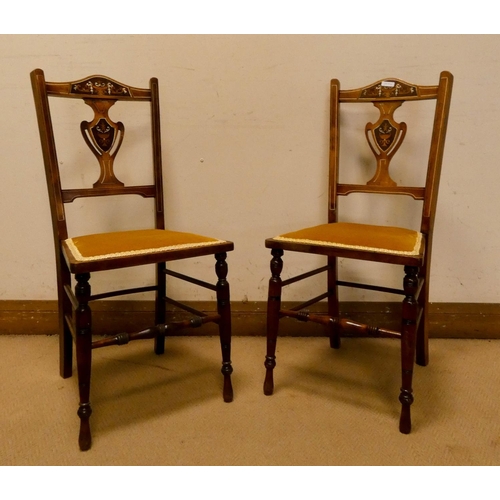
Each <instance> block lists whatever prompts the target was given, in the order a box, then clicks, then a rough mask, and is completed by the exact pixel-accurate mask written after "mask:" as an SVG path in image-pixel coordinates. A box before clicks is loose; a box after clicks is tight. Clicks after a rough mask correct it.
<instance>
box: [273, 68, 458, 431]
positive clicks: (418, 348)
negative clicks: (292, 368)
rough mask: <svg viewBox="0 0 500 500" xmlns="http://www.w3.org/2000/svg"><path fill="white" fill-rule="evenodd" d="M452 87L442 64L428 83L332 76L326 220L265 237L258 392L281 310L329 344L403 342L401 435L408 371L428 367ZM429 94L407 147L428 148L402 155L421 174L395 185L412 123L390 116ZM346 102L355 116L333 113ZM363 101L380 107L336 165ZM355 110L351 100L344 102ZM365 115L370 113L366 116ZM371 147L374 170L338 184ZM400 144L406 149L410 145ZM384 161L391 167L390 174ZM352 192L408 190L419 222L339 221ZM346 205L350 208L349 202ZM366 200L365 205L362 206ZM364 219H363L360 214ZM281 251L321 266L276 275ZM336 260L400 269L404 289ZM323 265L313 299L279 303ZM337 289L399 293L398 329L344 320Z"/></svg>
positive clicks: (409, 397)
mask: <svg viewBox="0 0 500 500" xmlns="http://www.w3.org/2000/svg"><path fill="white" fill-rule="evenodd" d="M452 84H453V76H452V75H451V74H450V73H448V72H447V71H444V72H442V73H441V75H440V78H439V83H438V84H437V85H432V86H428V85H425V86H424V85H414V84H411V83H407V82H405V81H403V80H399V79H397V78H386V79H384V80H379V81H377V82H375V83H373V84H370V85H367V86H366V87H360V88H356V89H352V90H341V88H340V83H339V81H338V80H332V81H331V87H330V89H331V95H330V136H329V144H330V151H329V153H330V154H329V162H330V165H329V167H330V168H329V173H330V176H329V177H330V178H329V184H328V186H329V189H328V191H327V192H328V223H326V224H320V225H317V226H313V227H307V228H303V229H299V230H295V231H289V232H286V233H283V234H280V235H279V236H276V237H274V238H269V239H267V240H266V242H265V245H266V247H267V248H270V249H271V254H272V259H271V279H270V280H269V296H268V305H267V353H266V359H265V367H266V378H265V381H264V393H265V394H266V395H271V394H272V393H273V391H274V375H273V373H274V368H275V366H276V343H277V336H278V330H279V324H280V320H281V319H282V318H285V317H289V318H295V319H297V320H300V321H304V322H306V321H312V322H315V323H318V324H321V325H324V326H325V327H326V331H327V335H328V336H329V337H330V345H331V347H333V348H339V347H340V339H341V335H360V336H368V335H370V336H384V337H396V338H399V339H400V340H401V366H402V384H401V390H400V396H399V400H400V402H401V405H402V406H401V417H400V423H399V429H400V431H401V432H402V433H405V434H407V433H409V432H410V430H411V418H410V405H411V404H412V402H413V394H412V391H413V389H412V377H413V367H414V361H415V356H416V360H417V363H418V364H420V365H422V366H425V365H427V363H428V360H429V357H428V335H429V283H430V258H431V250H432V234H433V228H434V219H435V214H436V204H437V194H438V186H439V177H440V173H441V164H442V159H443V151H444V141H445V136H446V127H447V122H448V113H449V108H450V100H451V88H452ZM429 100H431V101H434V103H435V108H434V113H433V119H432V117H430V123H432V126H430V127H428V128H427V130H428V129H432V134H431V140H430V144H426V145H423V144H422V142H421V141H415V142H413V143H412V144H413V145H414V149H413V151H418V152H420V151H424V150H426V151H429V156H428V158H421V157H419V158H418V159H417V158H414V157H411V158H410V160H411V161H408V162H407V164H412V165H414V164H415V165H417V164H418V163H420V164H421V167H422V168H421V175H420V176H418V175H416V174H415V172H411V174H412V175H410V179H417V178H420V179H422V181H421V183H419V184H417V183H415V181H413V180H411V181H410V182H408V183H407V184H405V185H402V186H401V185H398V184H397V183H396V182H395V181H394V178H393V177H391V172H392V165H390V163H391V160H393V157H394V155H395V153H396V152H397V151H398V150H399V148H400V146H401V144H402V143H403V140H404V139H405V136H406V134H407V130H408V132H409V131H410V127H409V126H408V127H407V125H406V123H404V122H398V121H397V120H396V119H395V117H394V113H395V111H396V110H397V109H398V108H399V107H400V106H401V105H402V104H404V103H405V102H406V101H409V102H412V104H411V105H410V104H408V105H407V106H405V110H406V111H407V114H408V113H409V116H410V117H412V114H411V111H413V110H414V109H415V107H416V106H417V104H419V105H420V104H422V103H421V101H429ZM352 103H356V104H357V107H356V110H355V113H354V114H356V113H357V114H356V117H355V119H352V120H350V119H341V112H344V111H345V109H346V108H349V106H348V105H349V104H352ZM363 103H365V104H372V105H374V106H375V107H376V108H377V109H378V111H379V117H378V120H377V121H374V122H373V123H372V122H368V123H366V121H365V122H363V127H364V130H362V131H361V132H362V133H361V135H364V136H365V138H366V140H367V143H368V144H366V143H365V144H364V145H363V144H360V147H359V148H358V147H353V144H354V140H353V139H352V137H353V136H354V134H353V133H352V131H350V132H349V133H348V134H347V136H348V138H349V139H350V140H351V142H350V144H349V147H347V148H346V149H345V150H344V151H345V152H344V153H343V154H344V155H345V156H343V157H342V159H343V161H344V159H345V161H346V165H347V167H346V168H342V169H341V166H340V164H341V156H340V153H339V151H340V143H341V142H340V132H341V129H342V131H344V129H345V128H347V126H348V125H351V124H355V123H359V121H357V120H359V116H361V109H360V108H362V107H363V106H360V105H361V104H363ZM353 107H354V106H351V108H353ZM367 107H368V108H369V109H368V111H371V115H372V116H373V111H372V110H373V108H372V107H371V106H364V108H365V109H366V108H367ZM341 110H342V111H341ZM427 110H428V108H427ZM414 115H415V117H416V118H417V119H418V118H422V117H425V116H426V112H425V110H424V112H422V113H420V110H418V111H417V112H416V113H414ZM370 118H371V117H370V116H369V117H368V119H370ZM341 123H342V124H343V125H342V127H341V126H340V124H341ZM364 123H366V125H364ZM417 125H418V126H416V127H415V130H416V131H420V132H422V131H423V130H425V128H423V127H421V126H420V125H419V124H418V123H417ZM411 130H412V131H413V130H414V129H411ZM342 133H344V132H342ZM427 137H428V136H427ZM427 141H428V139H427ZM356 145H358V143H356ZM363 148H364V149H363ZM370 150H371V152H372V153H373V155H374V157H375V158H374V159H375V162H374V163H375V164H374V169H373V177H372V178H371V179H369V180H367V182H366V183H365V184H363V183H362V181H361V182H358V183H348V182H345V181H341V180H340V179H345V178H348V179H356V180H358V179H360V178H361V176H362V175H363V174H365V173H366V169H367V168H371V166H369V162H370V156H371V154H370ZM408 150H409V151H412V149H411V147H410V148H408ZM408 150H407V152H408ZM407 154H408V153H407ZM422 156H423V155H422ZM356 164H359V166H360V169H359V170H360V172H361V174H360V173H359V172H354V173H353V172H352V170H354V168H355V167H356ZM389 167H391V172H390V170H389ZM394 168H396V166H395V167H394ZM402 170H404V169H401V168H399V169H398V171H397V173H398V177H396V178H397V179H399V178H400V177H402V178H404V172H402ZM341 172H342V174H341ZM345 174H347V177H345ZM342 175H344V177H342ZM424 179H425V182H424ZM415 184H417V185H415ZM422 184H423V185H422ZM352 193H357V194H358V195H362V194H367V195H371V199H372V200H374V199H375V198H376V197H377V196H386V195H397V196H396V197H393V199H394V198H397V197H399V198H400V197H401V195H407V196H409V197H411V198H413V200H416V202H421V205H420V206H421V213H420V217H419V219H420V224H419V225H420V227H418V228H417V227H415V228H410V227H408V228H407V227H404V225H402V226H399V223H398V225H397V226H393V225H391V226H389V225H384V224H366V223H365V222H363V223H356V222H353V220H354V219H356V217H355V215H357V212H356V213H354V211H352V210H351V212H350V213H349V219H350V220H349V222H347V221H342V214H340V210H339V198H340V197H346V196H347V195H350V194H352ZM373 195H376V196H373ZM358 199H359V198H358ZM351 200H352V199H351ZM351 200H350V201H351ZM379 200H380V198H379ZM400 201H401V200H400ZM416 202H415V203H416ZM350 206H351V208H352V205H350ZM366 206H367V205H363V207H366ZM384 206H385V205H384ZM369 210H370V213H369V214H368V220H370V221H371V220H373V219H374V218H376V217H377V216H379V217H378V220H379V221H380V222H386V221H385V218H386V217H387V213H384V212H382V210H380V209H379V205H378V204H377V203H375V202H374V203H373V204H372V205H371V206H370V208H369ZM360 212H361V210H360ZM378 212H381V213H378ZM343 214H345V212H343ZM396 215H398V216H399V215H401V214H400V208H398V207H396V210H394V208H393V209H392V210H391V216H396ZM405 215H406V214H405ZM344 217H345V215H344ZM409 219H411V217H408V219H404V221H406V220H409ZM366 220H367V219H366V218H364V219H363V221H366ZM360 222H361V221H360ZM287 251H293V252H301V253H308V254H317V255H324V256H326V265H324V266H322V267H319V268H318V269H314V270H312V271H309V272H305V273H302V274H298V275H296V276H292V277H290V278H288V279H285V280H282V278H281V273H282V271H283V265H284V264H283V260H282V257H283V255H284V253H285V252H287ZM338 259H343V261H342V263H343V264H344V263H345V266H344V265H343V266H342V268H343V269H345V268H346V267H347V266H348V265H349V261H356V260H364V261H373V262H379V263H388V264H397V265H400V266H404V278H403V287H402V288H401V289H399V288H398V289H396V288H391V287H387V286H381V285H380V284H372V283H366V282H363V280H362V278H360V281H359V282H352V281H347V280H341V279H339V267H340V266H339V262H338ZM323 272H325V273H326V291H325V292H323V293H321V294H320V295H317V296H313V298H311V299H309V300H307V301H305V302H304V303H302V304H300V305H297V306H294V307H293V308H292V307H291V306H288V307H285V306H284V305H282V302H281V301H282V291H283V287H285V286H288V285H292V284H294V283H296V282H298V281H302V280H304V279H306V278H309V277H311V276H315V275H318V274H321V273H323ZM358 274H359V273H358ZM341 286H344V287H352V288H360V289H364V290H370V291H376V292H384V293H391V294H398V295H402V296H403V297H404V299H403V304H402V318H401V329H400V330H399V331H394V330H390V329H388V328H381V327H378V326H373V325H365V324H362V323H360V322H358V321H355V320H353V319H351V318H345V314H342V311H341V304H340V303H339V295H338V287H341ZM323 300H325V301H326V304H325V306H326V307H324V308H323V310H321V308H320V312H317V313H310V312H309V311H307V310H305V308H307V307H309V306H310V305H312V304H315V303H319V302H321V301H323Z"/></svg>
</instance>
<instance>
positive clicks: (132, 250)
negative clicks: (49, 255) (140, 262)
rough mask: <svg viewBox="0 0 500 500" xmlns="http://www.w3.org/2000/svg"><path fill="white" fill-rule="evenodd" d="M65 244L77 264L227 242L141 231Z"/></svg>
mask: <svg viewBox="0 0 500 500" xmlns="http://www.w3.org/2000/svg"><path fill="white" fill-rule="evenodd" d="M64 243H65V244H66V245H65V246H66V248H67V249H68V251H69V252H71V255H72V256H73V258H74V259H75V260H76V261H78V262H86V261H97V260H103V259H111V258H116V257H127V256H131V255H147V254H151V253H159V252H168V251H169V250H180V249H188V248H196V247H202V246H209V245H217V244H220V243H224V241H223V240H218V239H215V238H209V237H207V236H200V235H199V234H192V233H182V232H178V231H168V230H163V229H139V230H135V231H120V232H113V233H101V234H89V235H86V236H77V237H75V238H69V239H67V240H65V242H64Z"/></svg>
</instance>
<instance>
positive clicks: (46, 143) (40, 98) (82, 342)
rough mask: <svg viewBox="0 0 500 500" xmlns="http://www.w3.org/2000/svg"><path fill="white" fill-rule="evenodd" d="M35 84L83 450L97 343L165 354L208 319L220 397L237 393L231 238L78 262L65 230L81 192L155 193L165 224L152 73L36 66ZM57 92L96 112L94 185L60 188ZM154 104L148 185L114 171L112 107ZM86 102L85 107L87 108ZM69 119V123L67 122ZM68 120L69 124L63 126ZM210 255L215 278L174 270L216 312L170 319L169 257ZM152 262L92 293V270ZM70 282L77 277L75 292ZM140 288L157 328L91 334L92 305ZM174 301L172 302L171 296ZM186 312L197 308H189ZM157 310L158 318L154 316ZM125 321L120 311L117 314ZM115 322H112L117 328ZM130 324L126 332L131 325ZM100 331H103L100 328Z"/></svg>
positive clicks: (90, 138)
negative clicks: (134, 78) (145, 346)
mask: <svg viewBox="0 0 500 500" xmlns="http://www.w3.org/2000/svg"><path fill="white" fill-rule="evenodd" d="M31 83H32V88H33V94H34V99H35V108H36V114H37V120H38V128H39V132H40V139H41V145H42V153H43V160H44V165H45V173H46V179H47V187H48V192H49V200H50V209H51V215H52V228H53V237H54V248H55V255H56V268H57V288H58V327H57V328H58V332H59V339H60V342H59V345H60V373H61V376H62V377H64V378H66V377H70V376H71V375H72V372H73V367H72V359H73V343H75V344H76V362H77V372H78V384H79V392H80V403H79V408H78V416H79V417H80V434H79V445H80V449H81V450H88V449H89V448H90V446H91V443H92V437H91V432H90V416H91V414H92V407H91V403H90V378H91V365H92V349H95V348H99V347H106V346H109V345H123V344H126V343H128V342H130V341H132V340H138V339H145V338H151V339H155V346H154V350H155V352H156V354H162V353H163V352H164V350H165V336H166V335H168V334H170V333H173V332H178V331H180V330H182V329H186V328H198V327H200V326H202V325H204V324H206V323H213V324H215V325H217V327H218V330H219V335H220V342H221V351H222V374H223V390H222V394H223V399H224V401H226V402H229V401H231V400H232V399H233V389H232V385H231V373H232V366H231V357H230V355H231V305H230V297H229V284H228V282H227V273H228V268H227V263H226V253H227V252H230V251H232V250H233V248H234V245H233V243H232V242H230V241H220V242H217V243H216V244H213V245H210V246H202V247H189V248H179V249H173V250H165V251H160V252H150V253H146V254H137V253H136V254H130V253H129V254H125V255H122V256H117V257H112V258H106V259H97V260H88V261H85V260H77V259H75V257H74V256H73V254H72V252H69V251H67V250H68V247H67V243H66V242H65V240H67V239H68V229H67V224H66V214H65V208H64V206H65V204H67V203H71V202H73V201H74V200H75V199H77V198H82V197H83V198H85V197H94V196H99V197H102V196H110V195H112V196H117V195H138V196H141V197H143V198H154V201H155V203H154V220H153V221H152V222H153V224H154V227H155V228H156V229H159V230H162V229H165V220H164V200H163V177H162V151H161V133H160V105H159V91H158V80H157V79H156V78H151V79H150V86H149V88H138V87H132V86H130V85H125V84H122V83H120V82H118V81H116V80H113V79H111V78H109V77H107V76H103V75H94V76H90V77H86V78H84V79H81V80H77V81H72V82H46V81H45V75H44V72H43V71H42V70H41V69H35V70H34V71H32V72H31ZM52 98H71V99H80V100H81V101H83V103H85V104H86V105H87V106H89V107H90V108H91V110H92V111H93V114H94V117H93V119H92V120H91V121H90V122H89V121H85V120H84V121H82V122H81V123H80V131H81V134H82V136H83V141H84V143H85V144H86V145H87V146H88V147H89V148H90V150H91V152H92V153H93V154H94V156H95V157H96V160H97V162H98V164H99V168H100V174H99V177H98V178H97V179H96V180H95V182H94V183H93V185H92V186H88V187H85V188H67V189H62V187H61V176H60V172H59V162H58V158H57V151H56V143H55V140H54V132H53V123H52V117H51V112H50V105H49V100H50V99H52ZM134 101H138V102H145V103H149V106H150V112H151V130H150V132H151V133H150V135H151V138H150V139H149V140H151V142H152V151H153V157H152V158H153V160H152V163H153V165H152V170H153V178H154V182H153V184H151V185H141V186H126V185H124V183H123V182H122V181H121V180H120V179H119V178H118V177H117V176H116V174H115V171H114V162H115V159H116V157H117V155H118V154H119V152H120V147H121V145H122V142H123V141H124V140H125V137H126V129H125V125H124V124H123V123H122V122H120V121H118V122H116V123H115V122H114V121H113V120H111V118H110V116H109V110H110V108H111V107H112V106H114V108H113V110H114V111H118V110H117V109H115V108H119V107H120V106H122V105H125V104H127V103H129V102H134ZM82 107H83V106H82ZM65 125H66V124H65ZM66 126H67V125H66ZM209 255H212V256H214V257H215V259H216V276H217V281H216V284H211V283H210V284H207V283H203V282H201V281H200V280H196V279H195V278H192V277H190V276H186V275H183V274H180V273H175V278H177V279H181V280H185V281H188V282H190V283H192V284H193V285H195V286H196V285H197V286H206V287H210V288H211V289H212V290H215V291H216V293H217V313H216V314H201V315H195V317H194V318H192V319H190V320H185V319H182V320H180V321H178V320H173V321H171V322H170V323H167V324H166V318H167V315H166V306H167V304H168V303H169V302H170V301H171V299H169V297H168V296H167V294H166V291H167V290H166V276H167V275H168V274H169V270H168V269H167V264H166V263H167V262H170V261H173V260H178V259H186V258H192V257H200V256H209ZM145 264H154V265H155V266H156V281H155V283H154V284H153V285H150V286H145V287H144V286H143V287H133V288H127V289H122V290H113V291H109V292H104V293H99V294H97V295H92V294H91V287H90V276H91V274H90V273H93V272H96V271H107V270H111V269H120V268H125V267H131V266H140V265H145ZM170 274H172V273H170ZM72 282H76V283H75V288H74V290H73V289H72ZM139 292H154V293H155V307H154V314H153V315H150V316H152V317H151V318H150V319H148V320H147V321H148V323H150V324H151V323H153V321H154V323H153V324H152V326H150V327H148V328H146V329H144V328H143V327H142V328H141V329H140V331H136V332H129V331H127V332H124V331H119V330H118V331H116V330H115V331H114V332H113V333H111V332H108V333H109V334H110V335H109V337H107V338H105V339H98V340H96V339H95V338H93V333H94V332H93V329H92V320H91V318H92V313H91V308H90V305H89V304H90V303H91V302H95V301H97V300H101V299H106V298H110V297H114V296H119V295H128V294H133V293H139ZM174 302H175V301H174ZM184 309H185V310H188V311H189V310H190V311H191V312H193V310H192V308H190V307H189V306H186V307H185V308H184ZM153 316H154V317H153ZM120 319H121V320H122V321H123V315H122V316H121V318H120ZM118 324H120V322H119V321H118V322H117V324H113V325H112V326H113V327H114V328H116V329H118V328H119V326H118ZM129 326H130V325H127V330H129ZM100 333H102V331H101V332H100Z"/></svg>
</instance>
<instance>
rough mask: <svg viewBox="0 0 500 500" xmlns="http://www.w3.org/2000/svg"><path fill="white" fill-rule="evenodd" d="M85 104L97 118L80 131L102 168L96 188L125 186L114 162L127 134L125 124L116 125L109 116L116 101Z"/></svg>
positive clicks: (95, 184)
mask: <svg viewBox="0 0 500 500" xmlns="http://www.w3.org/2000/svg"><path fill="white" fill-rule="evenodd" d="M85 103H86V104H88V105H89V106H90V107H91V108H92V109H93V110H94V113H95V116H94V119H93V120H92V121H91V122H90V123H89V122H87V121H83V122H82V123H81V124H80V129H81V131H82V135H83V138H84V139H85V142H86V143H87V145H88V147H89V148H90V150H91V151H92V153H94V155H95V156H96V158H97V160H98V161H99V166H100V167H101V175H100V177H99V179H98V180H97V181H96V182H95V183H94V187H100V186H123V185H124V184H123V182H121V181H119V180H118V179H117V178H116V176H115V174H114V171H113V162H114V159H115V156H116V154H117V153H118V150H119V149H120V146H121V144H122V141H123V135H124V133H125V127H124V126H123V123H121V122H118V123H114V122H113V121H112V120H111V119H110V118H109V116H108V111H109V108H110V107H111V106H112V105H113V104H114V103H115V101H114V100H109V101H108V100H91V99H85Z"/></svg>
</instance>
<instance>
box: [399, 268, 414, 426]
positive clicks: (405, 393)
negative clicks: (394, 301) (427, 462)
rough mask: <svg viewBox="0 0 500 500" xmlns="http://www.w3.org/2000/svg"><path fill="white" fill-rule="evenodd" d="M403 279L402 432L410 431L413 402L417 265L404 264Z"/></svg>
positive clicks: (400, 421) (400, 422)
mask: <svg viewBox="0 0 500 500" xmlns="http://www.w3.org/2000/svg"><path fill="white" fill-rule="evenodd" d="M405 273H406V276H405V278H404V280H403V287H404V292H405V298H404V300H403V322H402V330H401V369H402V385H401V393H400V395H399V401H400V402H401V417H400V420H399V430H400V431H401V432H402V433H403V434H409V433H410V431H411V414H410V406H411V404H412V403H413V389H412V378H413V366H414V363H415V339H416V334H417V316H418V302H417V300H416V298H415V295H416V293H417V290H418V267H413V266H405Z"/></svg>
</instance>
